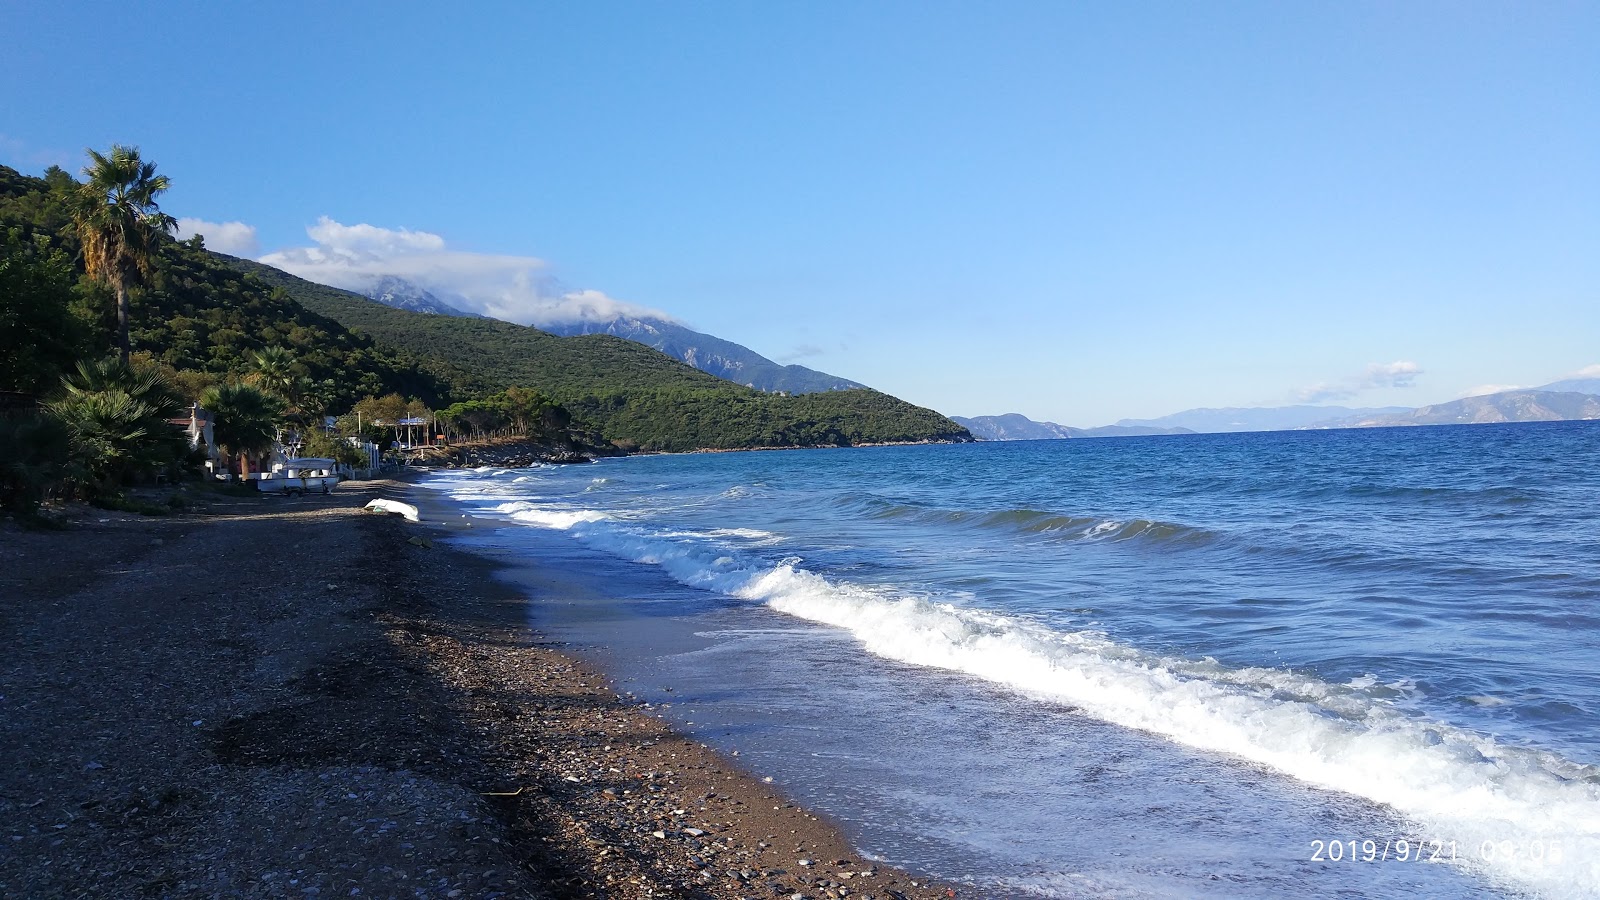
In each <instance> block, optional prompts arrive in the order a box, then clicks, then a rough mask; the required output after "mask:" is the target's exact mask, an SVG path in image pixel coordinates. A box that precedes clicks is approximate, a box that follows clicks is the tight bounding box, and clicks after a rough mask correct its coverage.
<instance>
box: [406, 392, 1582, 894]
mask: <svg viewBox="0 0 1600 900" xmlns="http://www.w3.org/2000/svg"><path fill="white" fill-rule="evenodd" d="M1597 462H1600V423H1594V422H1573V423H1549V424H1526V425H1483V426H1460V427H1433V428H1393V429H1371V430H1340V431H1309V432H1275V433H1256V434H1228V435H1181V436H1170V437H1148V438H1116V439H1094V440H1063V441H1031V442H1018V443H983V444H968V445H935V446H914V447H882V448H862V449H839V450H804V451H779V452H750V453H717V454H695V455H678V456H643V457H632V458H625V459H615V460H605V461H602V462H599V463H595V464H590V465H577V466H564V467H541V468H534V469H519V470H490V469H484V470H477V471H463V472H450V473H443V474H436V475H434V476H431V477H430V478H429V479H428V480H427V481H425V482H424V483H425V484H426V485H427V486H428V487H430V488H434V489H437V490H439V491H441V492H443V493H444V494H446V495H448V496H449V497H451V498H453V499H454V500H455V501H457V502H458V503H460V504H462V505H463V506H464V507H465V508H466V511H469V512H472V513H473V514H475V515H477V516H480V517H487V518H490V519H494V520H498V521H499V522H501V523H503V526H504V527H495V528H478V529H475V530H473V531H470V532H465V534H467V535H469V536H468V537H466V538H463V540H464V542H466V543H467V544H468V545H469V546H470V547H471V548H473V549H477V550H479V551H480V552H487V553H490V554H492V555H496V556H498V557H499V558H501V559H502V560H504V561H505V562H506V563H507V564H508V565H510V566H512V568H513V569H515V568H516V567H519V566H521V567H525V568H528V569H530V570H535V571H540V572H543V573H544V575H545V577H546V582H545V585H546V586H545V587H544V588H542V589H541V590H538V591H532V592H531V594H530V597H529V615H530V617H531V618H532V620H533V621H534V623H535V624H536V626H537V627H539V628H540V629H542V630H544V631H546V632H547V633H550V634H552V635H554V636H556V637H558V638H560V639H562V640H564V641H566V642H568V643H569V645H570V646H572V647H573V648H575V649H576V650H577V651H579V652H580V653H583V654H587V655H588V656H590V658H592V659H593V660H595V661H596V662H597V663H598V664H599V665H601V666H603V667H604V668H605V669H606V670H607V671H608V672H609V673H610V674H611V675H612V676H613V677H614V679H615V681H616V683H617V684H618V686H619V690H624V691H626V692H628V693H630V694H632V695H633V696H634V697H636V698H637V699H638V700H639V701H641V702H647V703H649V704H651V707H652V709H653V710H654V711H655V712H657V713H658V714H660V715H663V716H665V717H667V718H668V719H669V720H671V721H672V722H673V723H674V724H675V725H676V726H678V727H679V728H680V729H682V730H683V731H685V732H687V733H689V734H691V735H694V736H695V737H696V738H697V739H699V740H701V741H703V742H705V743H707V744H709V745H712V746H714V747H717V748H719V749H721V750H723V751H725V752H727V753H730V754H733V753H737V754H738V756H739V759H740V761H741V762H742V763H743V764H744V765H745V766H746V767H748V768H749V769H750V770H751V771H753V772H755V773H756V774H758V775H763V776H767V777H771V778H772V779H773V780H774V781H775V782H776V783H777V784H778V785H779V786H780V787H781V788H782V789H783V790H785V791H786V792H787V793H788V794H789V795H790V796H792V797H793V798H794V799H796V800H798V801H800V802H802V803H805V804H807V805H809V806H811V807H813V808H815V809H817V810H819V811H822V812H824V813H826V814H827V815H829V816H830V817H831V818H833V819H834V820H835V821H837V822H838V823H839V824H840V825H841V826H842V827H843V828H844V829H845V831H846V833H847V834H849V835H850V836H851V838H852V839H853V840H854V841H855V842H856V844H857V846H858V847H859V848H860V849H861V850H862V852H863V853H866V854H868V855H870V856H872V857H874V858H877V859H880V860H884V861H887V862H891V863H895V864H899V865H904V866H908V867H910V868H912V869H914V870H919V871H924V872H928V873H930V874H934V875H938V876H941V877H944V878H947V879H952V880H956V881H960V882H965V883H968V884H970V885H971V886H972V891H973V893H974V894H977V895H980V896H1003V897H1013V896H1015V897H1030V896H1038V897H1078V896H1085V897H1262V898H1269V897H1270V898H1282V897H1325V896H1330V895H1336V894H1337V895H1342V896H1351V897H1393V896H1398V895H1401V894H1406V895H1410V896H1423V897H1461V896H1502V897H1521V896H1539V897H1593V896H1600V473H1597ZM550 578H554V579H555V581H554V582H551V581H549V579H550ZM530 583H536V582H533V581H530ZM551 584H555V585H557V586H556V587H551V586H550V585H551Z"/></svg>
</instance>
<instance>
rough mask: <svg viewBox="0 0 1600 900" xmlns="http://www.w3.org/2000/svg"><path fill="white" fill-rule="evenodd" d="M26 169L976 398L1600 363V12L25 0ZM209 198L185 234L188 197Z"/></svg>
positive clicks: (1334, 387)
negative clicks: (140, 168)
mask: <svg viewBox="0 0 1600 900" xmlns="http://www.w3.org/2000/svg"><path fill="white" fill-rule="evenodd" d="M0 22H3V23H4V30H5V32H6V34H7V37H8V39H7V53H6V54H3V55H0V163H3V164H6V165H9V166H12V167H14V168H17V169H19V170H22V171H24V172H31V173H38V172H40V171H42V170H43V169H44V168H45V167H46V166H49V165H60V166H62V167H63V168H67V169H68V170H69V171H73V172H77V171H78V170H79V169H81V167H82V165H83V161H84V152H83V151H84V148H86V147H94V148H99V149H104V148H107V147H109V146H110V145H111V144H112V143H113V142H117V143H125V144H133V145H136V146H138V147H139V148H140V149H141V151H142V152H143V154H144V156H145V157H146V158H147V159H151V160H154V161H156V162H157V164H158V166H159V171H160V172H161V173H163V174H166V175H168V176H169V177H170V178H171V179H172V188H171V190H170V191H169V192H168V193H167V194H166V195H165V198H164V201H163V204H162V205H163V209H164V210H165V211H167V212H169V213H171V214H172V215H174V216H178V217H180V219H183V220H185V225H186V227H187V229H188V232H193V231H199V232H201V233H204V234H205V235H206V238H207V244H208V246H210V247H212V248H213V249H221V250H226V251H228V252H234V253H239V254H244V255H250V256H253V257H258V258H265V259H267V260H268V261H275V262H277V263H279V264H282V265H285V266H287V267H298V268H299V269H300V270H301V272H302V273H303V274H304V273H310V274H311V275H313V276H315V277H317V278H318V280H326V281H328V282H330V283H339V282H341V281H350V280H351V279H354V278H357V277H362V276H366V275H370V274H373V273H378V272H380V271H382V272H386V273H391V274H405V275H408V276H409V277H412V278H413V279H415V280H419V281H420V282H422V283H425V284H428V285H430V286H434V287H440V288H449V289H453V290H454V291H455V293H456V294H457V295H458V296H460V297H464V298H467V299H468V301H469V302H470V303H471V304H472V305H474V306H476V307H478V308H481V309H485V310H489V311H491V312H492V313H494V314H498V315H502V316H505V317H508V318H515V319H518V320H520V321H539V320H548V319H550V318H551V317H559V316H564V315H589V316H591V317H593V316H604V315H610V314H613V313H617V312H630V311H640V310H647V311H656V312H660V313H665V314H667V315H669V316H671V317H673V318H675V319H677V320H679V321H682V322H684V323H686V324H688V325H690V326H692V327H694V328H697V329H699V330H701V331H705V332H708V333H711V334H714V335H717V336H719V337H723V338H726V339H729V340H733V341H737V342H739V343H742V344H745V345H746V346H749V347H751V348H752V349H755V350H757V351H758V352H761V353H763V354H765V355H767V356H769V357H772V358H774V359H777V360H779V361H781V362H798V363H801V364H804V365H808V366H811V367H813V368H818V369H822V370H824V371H827V372H830V373H833V374H836V375H840V376H843V377H846V378H850V379H853V380H856V381H860V382H864V383H866V384H870V385H872V386H874V387H877V388H879V389H881V390H885V391H888V392H889V393H892V394H895V395H897V396H900V397H903V398H905V399H907V400H911V401H913V402H916V403H919V404H923V405H926V406H931V407H933V408H935V409H938V410H939V411H941V412H944V413H947V414H953V415H965V416H974V415H986V414H999V413H1005V412H1021V413H1024V414H1026V415H1029V416H1031V417H1033V418H1035V419H1043V420H1050V421H1055V422H1060V423H1063V424H1068V425H1077V426H1093V425H1101V424H1107V423H1110V422H1114V421H1116V420H1118V419H1121V418H1124V417H1132V418H1150V417H1155V416H1161V415H1164V414H1167V413H1171V412H1176V411H1178V410H1182V409H1187V408H1191V407H1202V406H1206V407H1221V406H1276V405H1287V404H1292V403H1298V402H1313V403H1340V404H1344V405H1349V406H1387V405H1402V406H1414V405H1421V404H1426V403H1436V402H1442V401H1447V400H1451V399H1455V398H1457V397H1461V396H1465V395H1469V394H1472V393H1475V392H1483V391H1487V390H1490V389H1493V388H1495V387H1511V386H1532V385H1538V384H1543V383H1547V382H1550V381H1554V380H1556V379H1558V378H1561V377H1564V376H1568V375H1571V374H1574V373H1577V372H1580V371H1584V370H1589V371H1591V372H1593V373H1600V369H1597V368H1596V367H1597V366H1600V312H1597V310H1600V304H1597V300H1600V55H1597V54H1596V52H1595V48H1596V47H1600V4H1597V3H1595V2H1587V3H1565V2H1558V0H1550V2H1534V3H1529V2H1520V0H1519V2H1505V3H1495V2H1477V0H1456V2H1448V3H1445V2H1437V3H1436V2H1426V0H1415V2H1404V3H1395V2H1359V0H1358V2H1314V0H1308V2H1303V3H1282V2H1259V3H1258V2H1246V0H1230V2H1215V3H1189V2H1184V3H1178V2H1172V3H1143V2H1128V3H1087V2H1083V3H1075V2H1067V0H1052V2H1041V3H1025V2H997V3H981V4H980V3H941V2H929V0H919V2H903V3H902V2H824V0H818V2H803V3H802V2H787V0H770V2H760V3H751V2H736V3H720V2H697V3H693V4H689V3H671V2H649V3H646V2H635V3H614V2H593V3H563V4H556V3H531V2H514V3H503V4H497V3H491V2H477V3H469V4H451V5H445V6H441V5H439V4H423V3H408V2H389V3H359V2H341V3H337V4H321V3H318V4H311V3H296V2H277V3H272V4H228V3H181V2H172V3H161V4H137V3H127V2H117V3H84V2H60V0H58V2H48V3H47V2H31V0H9V2H7V3H6V4H5V6H4V8H3V10H0ZM188 232H186V233H188Z"/></svg>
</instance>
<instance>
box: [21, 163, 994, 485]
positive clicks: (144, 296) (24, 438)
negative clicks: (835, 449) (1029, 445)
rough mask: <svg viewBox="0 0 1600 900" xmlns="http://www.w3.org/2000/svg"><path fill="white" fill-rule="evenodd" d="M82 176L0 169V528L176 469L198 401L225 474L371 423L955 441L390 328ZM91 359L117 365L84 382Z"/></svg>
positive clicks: (131, 191) (495, 340)
mask: <svg viewBox="0 0 1600 900" xmlns="http://www.w3.org/2000/svg"><path fill="white" fill-rule="evenodd" d="M90 160H91V165H90V166H89V167H88V168H87V169H85V177H86V179H87V181H86V183H82V184H80V183H79V182H78V181H77V180H75V179H73V178H72V177H71V176H70V175H68V174H67V173H66V172H64V171H62V170H61V169H59V168H55V167H52V168H51V169H49V170H47V171H46V172H45V173H44V175H43V177H37V178H36V177H31V176H27V175H23V174H21V173H19V172H17V171H15V170H13V169H10V168H7V167H5V166H0V346H3V347H4V348H5V350H6V352H5V353H4V354H0V505H4V506H6V507H7V508H13V509H24V510H26V509H28V508H30V507H31V506H32V505H35V504H37V503H38V502H39V500H40V499H41V498H44V497H46V496H48V495H51V494H63V495H66V494H75V495H78V496H82V497H85V498H91V499H96V500H97V502H102V503H112V502H115V501H116V498H118V497H119V496H120V490H121V487H122V486H123V485H125V484H128V483H131V482H134V481H137V480H140V479H143V478H149V477H151V476H152V475H153V474H154V473H155V472H156V471H158V470H162V469H166V470H172V469H174V468H175V467H177V466H178V465H179V464H180V463H181V461H183V460H184V459H185V458H186V456H187V450H186V448H185V447H184V446H183V442H182V439H181V435H180V434H179V431H178V429H176V428H174V427H173V426H172V425H170V424H168V422H167V419H169V418H173V417H176V416H178V415H180V414H181V413H182V408H183V406H185V405H186V404H187V403H188V402H191V401H194V400H197V399H201V400H203V401H204V405H205V406H206V407H207V408H209V409H211V410H212V412H213V413H214V414H215V415H216V421H215V425H214V429H215V436H216V439H217V443H218V444H219V445H220V447H221V448H224V449H227V450H228V451H229V452H230V453H232V454H234V455H236V456H237V455H241V454H244V455H248V454H251V453H255V452H259V451H261V450H263V449H265V448H266V447H268V446H270V445H271V443H272V442H273V440H274V438H275V436H276V435H277V433H278V431H279V429H281V428H284V427H286V426H287V427H291V428H293V429H294V430H295V431H296V432H297V433H299V434H300V435H301V437H302V439H303V452H316V453H317V454H318V455H324V456H334V457H338V456H340V455H341V453H342V452H343V450H342V449H341V448H342V447H343V444H342V442H340V441H338V440H336V439H335V438H334V437H333V436H331V435H328V434H326V433H325V432H324V431H323V430H322V428H321V427H320V426H321V422H322V417H324V416H327V415H334V416H339V415H341V414H345V413H348V412H350V411H353V410H354V411H357V415H356V418H357V419H358V420H359V421H361V424H362V425H363V426H364V427H363V428H362V429H360V430H361V431H362V432H364V433H366V432H371V435H372V436H376V437H379V438H380V439H382V438H383V437H386V436H387V435H384V434H382V432H383V431H384V430H385V429H383V428H381V427H377V428H375V427H374V426H373V425H372V420H373V419H374V418H377V419H380V420H387V421H393V420H394V419H395V418H399V417H400V415H401V414H402V413H403V414H404V415H412V416H415V415H419V414H420V415H423V416H425V417H430V418H432V417H434V416H435V414H434V413H432V412H430V410H441V412H439V413H438V414H437V421H438V423H439V424H440V425H441V426H442V427H443V428H444V430H446V431H447V432H449V433H451V434H453V435H456V436H463V437H466V436H476V437H483V436H491V435H506V434H515V435H524V436H531V437H535V438H537V439H538V440H540V441H543V442H547V443H551V444H556V445H563V446H573V445H575V444H578V445H581V444H585V443H587V444H589V445H591V446H597V445H607V444H609V445H614V446H616V447H619V448H622V449H624V450H633V449H645V450H693V449H700V448H708V449H712V448H715V449H734V448H740V447H762V446H785V447H795V446H841V445H848V444H859V443H871V442H892V441H922V440H940V439H957V440H960V439H965V438H966V437H967V435H966V432H965V431H964V430H963V429H961V428H960V426H958V425H956V424H954V423H953V422H951V421H949V420H948V419H945V418H944V417H943V416H940V415H938V414H937V413H934V412H932V411H930V410H926V409H922V408H919V407H915V406H912V405H910V404H907V403H904V402H902V401H900V400H897V399H895V398H893V397H890V396H888V395H886V394H880V393H877V392H874V391H869V390H857V391H838V392H831V393H822V394H808V395H803V396H799V397H788V396H783V395H777V394H764V393H761V392H759V391H755V390H751V389H749V388H746V387H742V386H739V385H735V384H733V383H731V382H727V381H723V380H721V379H718V378H716V377H713V376H711V375H708V374H706V373H704V372H701V371H699V370H697V369H694V368H692V367H690V366H687V365H684V364H682V363H680V362H678V361H677V360H675V359H672V358H670V357H668V356H665V355H663V354H661V353H659V352H657V351H655V350H652V349H650V348H648V347H645V346H642V345H640V344H636V343H633V342H631V341H625V340H622V339H620V338H615V337H611V336H607V335H587V336H582V337H573V338H560V337H556V336H554V335H551V334H547V333H545V332H542V331H539V330H537V329H534V328H528V327H524V326H520V325H513V324H510V323H507V322H500V321H496V320H493V319H473V318H456V317H449V316H438V315H422V314H416V313H409V312H404V311H401V310H396V309H392V308H390V307H387V306H384V305H383V304H380V303H376V302H374V301H371V300H368V299H366V298H364V297H361V296H360V295H357V294H352V293H349V292H347V291H340V290H336V289H334V288H327V287H323V286H321V285H316V284H312V283H310V282H307V281H303V280H301V279H298V278H295V277H294V276H292V275H289V274H287V273H284V272H280V271H278V270H276V269H272V268H270V267H267V266H262V265H260V264H257V263H251V262H248V261H246V260H237V259H233V258H231V257H226V256H222V255H220V254H215V253H211V252H209V251H207V250H206V249H205V246H204V242H203V241H202V240H201V239H200V238H194V239H191V240H186V241H177V240H174V239H172V238H171V237H169V236H168V231H169V229H170V227H171V225H172V219H171V217H170V216H167V215H166V214H165V213H163V212H161V210H160V208H159V207H158V205H157V203H156V199H157V197H158V196H159V195H160V194H162V193H163V192H164V191H165V190H166V189H167V186H168V183H167V179H166V178H165V177H164V176H158V175H156V174H155V166H154V164H153V163H149V162H146V161H144V160H142V159H141V158H140V157H139V154H138V151H137V150H134V149H132V148H128V147H123V146H114V147H113V148H112V149H111V151H110V152H109V153H107V154H100V153H95V152H93V151H91V152H90ZM111 348H115V349H116V350H117V351H118V353H117V356H118V358H117V359H114V360H111V361H107V362H100V361H98V360H100V359H101V357H103V356H104V355H105V354H106V352H107V350H108V349H111ZM86 360H87V361H93V362H81V361H86ZM73 372H75V373H76V374H73V375H71V377H66V378H65V380H64V376H67V375H68V374H69V373H73ZM380 407H381V408H382V410H383V411H389V408H390V407H394V411H395V412H396V415H394V416H388V415H386V414H381V415H374V413H375V412H377V411H379V408H380ZM346 422H348V417H346V418H343V419H341V428H342V431H343V433H347V434H348V433H354V432H355V431H356V430H357V429H356V428H355V427H354V424H353V423H351V425H350V427H344V425H345V423H346ZM344 455H350V454H344Z"/></svg>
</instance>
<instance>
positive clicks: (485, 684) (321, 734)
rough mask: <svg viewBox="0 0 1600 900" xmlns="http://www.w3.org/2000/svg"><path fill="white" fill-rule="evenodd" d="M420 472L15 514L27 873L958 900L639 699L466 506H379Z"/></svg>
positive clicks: (17, 884)
mask: <svg viewBox="0 0 1600 900" xmlns="http://www.w3.org/2000/svg"><path fill="white" fill-rule="evenodd" d="M409 494H410V488H409V486H407V485H405V484H403V483H399V482H392V481H391V482H364V483H346V484H345V485H342V486H341V487H340V489H339V490H338V491H336V492H335V493H334V494H333V495H331V496H328V497H315V496H313V497H306V498H298V499H289V498H277V497H264V496H253V495H251V496H237V497H229V496H225V495H217V496H215V497H210V498H208V499H207V500H206V501H205V502H204V504H202V505H201V506H200V507H198V508H195V509H192V510H190V511H188V512H186V513H184V514H181V515H174V516H170V517H159V518H147V517H141V516H137V515H131V514H125V513H116V512H106V511H101V510H92V509H86V510H79V511H77V512H76V513H75V514H74V516H73V521H72V525H71V527H70V528H68V529H67V530H63V531H30V530H24V529H21V528H20V527H19V526H17V525H16V524H14V523H10V522H6V523H0V598H3V600H0V641H3V642H4V645H5V646H6V647H7V652H6V656H5V661H4V663H3V664H0V753H3V754H4V757H5V759H6V761H7V762H6V765H5V767H4V768H3V769H0V821H3V823H4V824H3V825H0V895H4V896H16V897H319V896H320V897H332V896H339V897H346V896H360V897H401V896H405V897H617V898H635V897H637V898H644V897H705V898H735V897H751V898H755V897H812V898H821V897H857V896H859V897H865V898H901V897H949V896H954V891H953V890H952V889H951V888H950V887H949V886H947V885H942V884H934V883H930V882H928V881H926V880H924V879H922V878H920V877H917V876H915V875H911V874H907V873H904V872H900V871H896V870H892V869H889V868H887V867H884V866H878V865H874V864H873V863H872V862H870V861H868V860H864V859H862V858H860V857H859V856H858V855H856V853H855V851H854V850H852V849H851V847H850V846H849V844H848V842H847V841H846V840H845V839H844V838H843V836H842V835H841V834H840V833H839V831H838V830H837V829H836V828H835V827H834V826H833V825H832V824H830V823H829V822H827V821H826V820H825V819H823V818H822V817H819V816H817V815H815V814H813V813H811V812H808V811H807V810H805V809H803V808H801V807H799V806H797V805H795V804H793V803H790V802H789V801H788V800H787V799H785V798H784V797H783V796H782V795H781V794H779V793H778V792H777V791H775V790H774V788H773V786H772V785H770V784H766V783H763V782H762V781H760V780H758V779H756V778H754V777H752V776H750V775H748V774H747V773H745V772H743V771H741V770H740V769H739V768H738V767H737V766H736V765H735V764H734V763H732V762H731V761H730V760H727V759H724V758H722V757H720V756H718V755H717V754H715V753H713V752H711V751H710V750H708V749H706V748H705V747H703V746H701V745H700V744H698V743H695V742H693V741H690V740H687V739H685V738H683V737H682V736H680V735H677V734H675V733H673V732H672V731H671V730H670V729H669V728H668V727H667V726H665V725H664V724H663V723H662V722H661V721H660V720H658V719H656V718H654V717H653V716H651V715H650V714H648V713H647V712H646V711H644V710H642V709H641V708H639V707H638V706H637V705H636V704H634V703H632V702H630V701H628V700H627V699H626V698H625V697H622V696H619V694H618V693H617V692H616V690H615V689H614V687H613V686H612V685H610V684H609V683H608V682H607V681H606V679H605V678H604V677H602V676H601V675H600V674H599V673H597V672H594V671H591V670H589V669H587V668H585V666H583V665H582V664H580V663H579V662H577V661H576V660H575V659H573V658H572V657H570V656H568V655H565V654H563V653H562V651H561V648H560V647H559V646H555V645H552V644H551V643H550V642H548V641H547V640H545V639H544V638H543V637H542V636H541V635H539V634H537V633H534V632H533V631H532V630H531V629H530V628H529V626H528V624H527V616H526V608H525V606H526V603H527V600H526V598H525V597H524V596H522V595H521V594H520V593H517V592H516V591H514V590H513V589H512V588H510V587H508V586H506V585H505V584H502V583H501V582H499V581H497V580H495V578H494V577H493V574H494V569H493V566H492V564H491V563H489V562H488V561H487V560H484V559H481V558H479V557H476V556H473V555H470V554H467V553H463V552H460V551H457V550H454V549H451V548H450V547H448V546H447V545H446V544H445V543H444V542H442V541H440V540H438V539H439V538H440V537H442V536H443V535H444V532H443V531H442V529H441V526H439V525H438V524H435V523H431V522H428V521H424V522H423V523H421V524H410V523H406V522H404V521H403V520H401V519H400V518H399V517H395V516H388V515H382V514H374V513H367V512H363V511H362V507H363V506H364V505H365V504H366V502H367V501H368V500H370V499H373V498H376V497H387V498H391V499H404V498H406V497H407V496H409ZM551 584H552V586H551V587H550V588H549V589H551V590H555V589H556V588H555V587H553V585H554V584H556V582H554V581H553V582H552V583H551ZM540 589H541V588H540V585H539V584H537V583H534V584H531V585H530V584H529V583H528V582H527V581H526V580H524V581H523V582H522V586H521V587H520V588H519V590H531V591H533V592H534V593H535V595H536V599H537V593H538V591H539V590H540Z"/></svg>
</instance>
